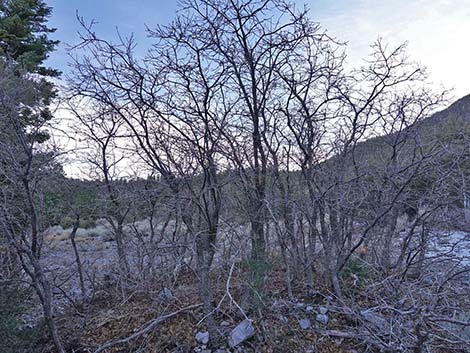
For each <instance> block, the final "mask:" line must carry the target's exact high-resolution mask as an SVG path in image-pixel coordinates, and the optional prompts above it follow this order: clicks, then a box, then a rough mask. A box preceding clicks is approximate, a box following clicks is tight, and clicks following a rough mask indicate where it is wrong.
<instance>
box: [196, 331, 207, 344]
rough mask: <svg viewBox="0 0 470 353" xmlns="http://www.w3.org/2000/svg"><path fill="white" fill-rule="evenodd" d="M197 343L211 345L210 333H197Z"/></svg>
mask: <svg viewBox="0 0 470 353" xmlns="http://www.w3.org/2000/svg"><path fill="white" fill-rule="evenodd" d="M196 341H198V342H199V343H202V344H208V343H209V332H207V331H206V332H198V333H196Z"/></svg>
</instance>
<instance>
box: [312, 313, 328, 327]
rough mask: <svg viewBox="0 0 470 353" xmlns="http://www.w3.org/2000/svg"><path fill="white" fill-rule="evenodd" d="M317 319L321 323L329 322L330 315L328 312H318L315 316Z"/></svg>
mask: <svg viewBox="0 0 470 353" xmlns="http://www.w3.org/2000/svg"><path fill="white" fill-rule="evenodd" d="M315 320H317V321H318V322H319V323H321V324H323V325H327V324H328V316H327V315H326V314H317V315H316V316H315Z"/></svg>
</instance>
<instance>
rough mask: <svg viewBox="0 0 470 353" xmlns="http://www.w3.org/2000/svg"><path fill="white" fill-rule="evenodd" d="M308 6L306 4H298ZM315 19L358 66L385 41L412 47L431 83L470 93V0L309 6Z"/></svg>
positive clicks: (359, 0)
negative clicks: (342, 43)
mask: <svg viewBox="0 0 470 353" xmlns="http://www.w3.org/2000/svg"><path fill="white" fill-rule="evenodd" d="M298 3H299V4H300V3H302V1H298ZM307 3H308V4H309V6H310V8H311V9H312V11H311V16H312V18H313V19H314V20H315V21H318V22H320V24H321V25H322V26H323V27H324V28H326V29H327V30H328V32H329V33H330V34H331V35H333V36H335V37H336V38H338V39H339V40H343V41H347V42H348V60H349V62H350V63H352V64H354V65H357V64H359V63H360V62H361V59H362V58H364V57H365V56H366V55H367V53H368V51H369V45H370V44H371V43H372V42H373V41H374V40H376V39H377V38H378V37H379V36H380V37H382V38H383V39H384V41H385V42H387V43H390V44H391V45H398V44H401V43H403V42H408V43H409V46H408V52H409V54H410V57H411V58H412V59H413V60H415V61H417V62H419V63H421V64H422V65H424V66H426V67H427V68H428V70H429V73H430V78H431V80H432V81H433V82H434V83H435V84H436V85H439V84H442V85H443V86H444V87H446V88H454V95H455V97H456V98H458V97H460V96H463V95H466V94H470V0H414V1H406V0H394V1H391V0H387V1H374V0H341V1H326V0H323V1H316V0H310V1H308V2H307Z"/></svg>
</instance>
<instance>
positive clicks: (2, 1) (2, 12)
mask: <svg viewBox="0 0 470 353" xmlns="http://www.w3.org/2000/svg"><path fill="white" fill-rule="evenodd" d="M50 15H51V8H50V7H48V6H47V5H46V4H45V3H44V1H42V0H0V56H5V57H6V58H8V59H12V60H14V61H15V62H17V63H18V65H20V67H21V69H22V70H25V71H27V72H35V73H38V74H40V75H43V76H58V75H59V72H58V71H57V70H52V69H48V68H45V67H43V66H41V65H42V63H43V62H44V60H46V59H47V57H48V55H49V53H50V52H51V51H53V50H54V48H55V46H56V45H57V44H58V41H55V40H51V39H49V38H48V37H47V35H48V34H49V33H52V32H54V31H55V29H54V28H49V27H47V25H46V23H47V19H48V17H49V16H50Z"/></svg>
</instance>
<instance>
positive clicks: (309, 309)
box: [305, 305, 313, 312]
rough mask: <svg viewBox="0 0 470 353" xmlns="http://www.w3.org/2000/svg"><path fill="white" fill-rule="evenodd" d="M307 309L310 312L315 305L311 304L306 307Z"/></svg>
mask: <svg viewBox="0 0 470 353" xmlns="http://www.w3.org/2000/svg"><path fill="white" fill-rule="evenodd" d="M305 311H306V312H310V311H313V306H311V305H309V306H307V307H306V308H305Z"/></svg>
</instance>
